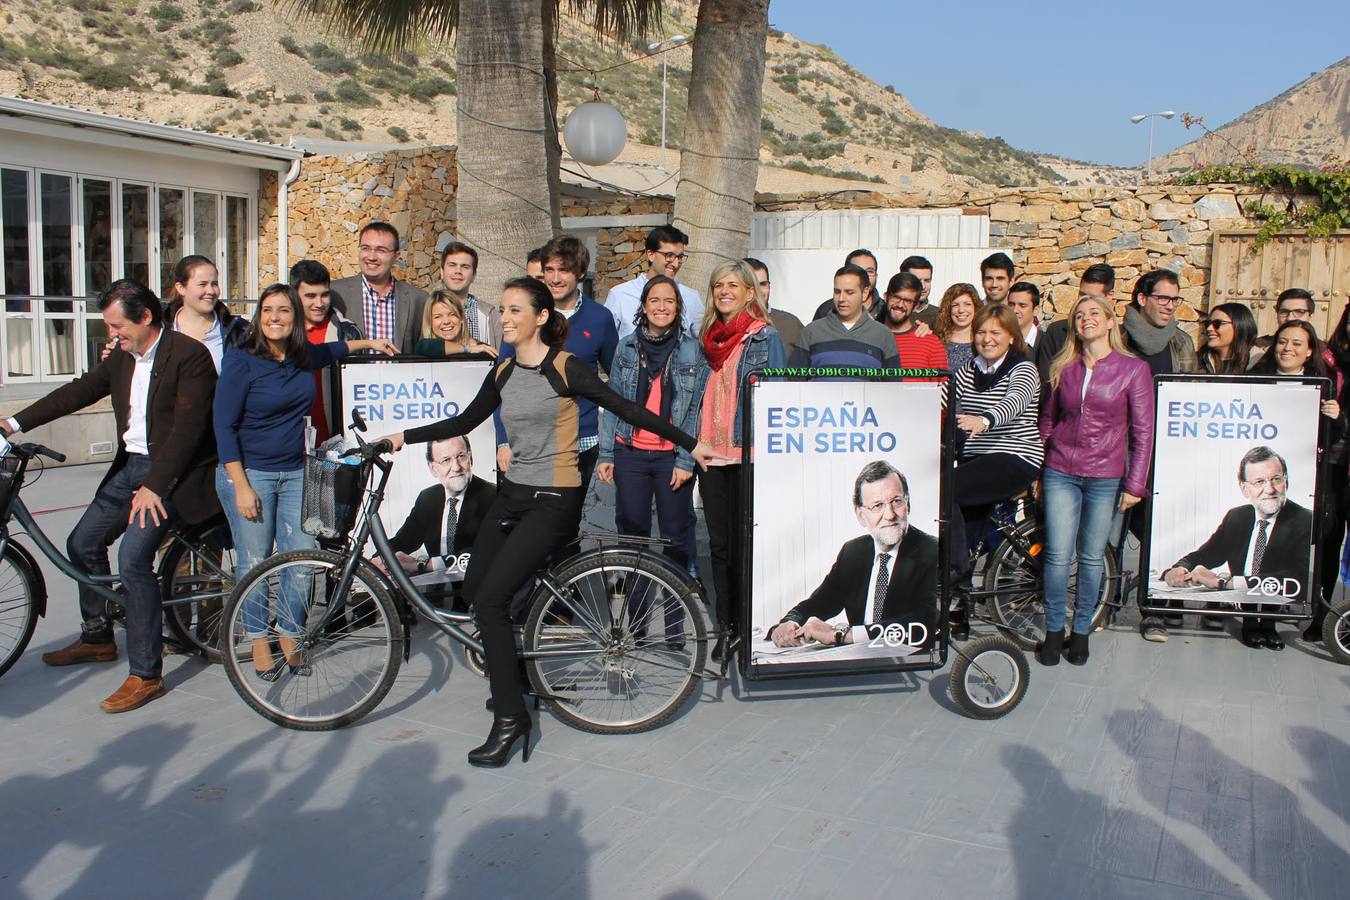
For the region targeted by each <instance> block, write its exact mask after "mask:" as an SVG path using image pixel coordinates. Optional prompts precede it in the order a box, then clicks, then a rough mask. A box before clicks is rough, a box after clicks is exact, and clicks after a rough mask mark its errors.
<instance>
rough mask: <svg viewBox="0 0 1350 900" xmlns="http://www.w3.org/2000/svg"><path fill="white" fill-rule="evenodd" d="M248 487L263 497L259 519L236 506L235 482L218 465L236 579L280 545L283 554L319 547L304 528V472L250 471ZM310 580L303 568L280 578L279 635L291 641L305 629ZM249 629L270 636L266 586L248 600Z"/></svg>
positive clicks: (256, 635)
mask: <svg viewBox="0 0 1350 900" xmlns="http://www.w3.org/2000/svg"><path fill="white" fill-rule="evenodd" d="M244 474H245V475H247V476H248V483H249V485H250V486H251V487H252V488H253V492H254V493H256V494H257V495H258V505H259V506H260V507H261V517H260V518H259V519H258V520H257V521H253V520H250V519H245V518H244V517H243V516H242V515H240V513H239V507H238V505H237V504H236V503H235V491H234V481H233V479H231V478H230V476H229V475H228V474H227V473H226V471H225V467H224V466H217V467H216V494H217V495H218V496H219V497H220V505H221V506H223V507H225V514H226V515H227V516H228V517H229V519H230V534H231V535H232V536H233V537H234V550H235V563H236V564H235V579H236V581H242V580H243V578H244V576H245V575H246V574H247V573H248V572H249V570H250V569H252V568H254V567H255V566H257V565H259V564H260V563H262V562H263V561H264V560H266V559H267V558H268V557H270V556H271V555H272V547H273V545H274V544H275V546H276V551H277V552H278V553H285V552H286V551H287V550H308V549H311V548H313V547H317V546H318V542H317V541H315V539H314V538H313V537H312V536H310V535H308V534H305V533H304V532H303V531H301V530H300V515H301V511H300V501H301V497H302V494H303V486H304V469H303V468H299V469H294V470H292V471H290V472H262V471H259V470H257V469H245V470H244ZM309 591H310V578H309V576H308V575H306V574H305V573H304V567H301V566H295V567H292V568H290V569H287V570H286V572H285V574H284V575H283V576H282V578H281V587H280V590H279V596H278V597H277V610H276V631H275V633H277V634H282V635H285V636H286V637H299V636H300V634H301V632H302V630H303V628H304V625H305V604H306V603H307V602H308V600H309ZM243 621H244V630H245V631H246V632H247V633H248V636H249V637H251V638H265V637H268V636H269V635H270V634H272V633H273V632H271V631H269V630H268V595H267V587H266V585H265V584H259V585H258V587H257V588H256V589H255V590H254V591H253V592H251V593H250V594H249V595H248V597H247V598H245V600H244V612H243Z"/></svg>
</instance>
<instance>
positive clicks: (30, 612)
mask: <svg viewBox="0 0 1350 900" xmlns="http://www.w3.org/2000/svg"><path fill="white" fill-rule="evenodd" d="M38 603H39V598H38V585H37V579H36V578H35V577H34V575H33V572H32V570H31V569H29V568H28V562H27V560H24V559H23V558H21V557H20V556H19V554H18V551H16V550H14V549H13V548H6V549H5V555H4V556H0V675H3V674H5V673H6V672H8V671H9V668H10V666H12V665H14V663H16V662H18V659H19V657H20V656H23V651H24V649H25V648H27V647H28V642H29V641H30V640H32V639H33V629H35V628H37V620H38Z"/></svg>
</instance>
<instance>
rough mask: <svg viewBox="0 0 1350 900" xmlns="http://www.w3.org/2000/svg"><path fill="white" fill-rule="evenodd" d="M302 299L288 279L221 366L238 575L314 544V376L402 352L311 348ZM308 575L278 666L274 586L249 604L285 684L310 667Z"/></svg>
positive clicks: (258, 650)
mask: <svg viewBox="0 0 1350 900" xmlns="http://www.w3.org/2000/svg"><path fill="white" fill-rule="evenodd" d="M303 321H304V320H303V318H302V314H301V311H300V298H299V296H297V295H296V293H295V291H294V290H292V289H291V288H290V287H287V286H286V285H284V284H274V285H272V286H271V287H269V288H267V289H266V290H264V291H263V293H262V299H261V300H260V301H259V302H258V310H257V312H256V313H254V315H253V322H252V324H251V326H250V328H249V332H248V335H247V336H246V338H245V340H244V343H243V346H241V347H238V348H234V347H228V348H226V350H225V355H224V358H223V359H222V361H221V366H220V381H219V383H218V384H217V386H216V399H215V407H214V417H215V429H216V444H217V447H218V449H219V453H220V466H219V467H218V468H217V469H216V493H217V494H218V495H219V496H220V504H221V506H223V507H224V508H225V513H226V515H228V516H229V519H230V533H231V534H232V535H233V537H234V546H235V553H236V555H237V557H238V559H237V562H236V572H235V575H236V578H237V579H242V578H243V576H244V574H245V573H246V572H248V571H249V569H251V568H253V567H254V566H256V565H258V564H259V563H260V562H262V561H263V560H265V559H267V557H269V556H271V555H272V548H273V545H274V544H275V546H276V549H277V551H278V552H284V551H286V550H299V549H301V548H306V547H312V546H314V539H313V538H312V537H310V536H309V535H307V534H305V533H304V532H303V531H301V530H300V500H301V493H302V491H301V489H302V486H303V483H304V456H305V439H304V427H305V422H304V420H305V415H306V414H308V413H309V411H310V408H311V407H312V406H313V405H314V390H315V389H314V376H313V375H312V374H311V373H312V372H313V371H314V370H316V369H322V368H325V367H327V366H330V365H332V364H333V363H335V362H337V360H339V359H341V358H342V357H344V356H346V355H347V354H348V353H352V352H356V351H360V350H377V351H379V352H381V353H386V354H389V355H390V356H392V355H394V354H395V353H397V352H398V348H396V347H395V346H394V345H393V344H391V343H390V342H389V341H383V340H381V341H364V340H363V341H345V342H344V341H338V342H335V343H331V344H318V345H311V344H310V343H309V340H308V338H306V336H305V329H304V328H303V326H302V325H301V324H300V323H302V322H303ZM299 580H300V579H299V576H289V577H287V578H286V579H284V580H283V581H282V584H281V590H280V596H279V597H278V598H277V610H276V620H277V622H276V632H277V634H278V640H279V643H280V645H281V650H282V654H283V656H284V658H283V659H282V660H281V661H280V662H277V663H276V664H275V665H274V664H273V660H272V647H271V642H270V633H269V629H268V609H267V593H266V591H265V590H260V591H257V592H256V593H255V594H254V595H252V596H250V597H249V598H248V599H247V600H246V601H245V603H244V628H245V629H246V630H247V632H248V635H249V637H251V638H252V639H253V667H254V669H255V670H256V671H257V674H258V677H259V678H263V679H265V680H267V681H275V680H276V679H277V677H278V676H279V675H280V674H281V666H282V665H283V664H288V665H290V667H291V671H292V672H293V673H296V674H302V675H307V674H309V671H308V668H307V667H305V666H304V660H302V659H300V658H299V657H298V656H297V655H296V653H295V641H294V640H293V638H294V637H296V636H298V635H299V633H300V629H301V628H302V627H303V625H304V623H303V622H302V621H298V620H299V619H300V618H302V615H301V614H302V613H303V610H304V608H305V600H306V597H307V595H308V591H307V590H306V587H305V585H303V584H299V583H298V582H299Z"/></svg>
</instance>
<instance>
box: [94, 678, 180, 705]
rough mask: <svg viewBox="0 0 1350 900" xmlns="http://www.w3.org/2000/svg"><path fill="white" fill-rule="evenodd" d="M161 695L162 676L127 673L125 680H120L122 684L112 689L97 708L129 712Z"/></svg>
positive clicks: (162, 687) (162, 692)
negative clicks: (144, 676) (142, 675)
mask: <svg viewBox="0 0 1350 900" xmlns="http://www.w3.org/2000/svg"><path fill="white" fill-rule="evenodd" d="M163 696H164V679H163V678H141V677H140V676H139V675H128V676H127V680H126V681H124V682H122V686H121V687H120V688H118V689H117V690H115V691H113V692H112V693H111V694H110V695H109V696H108V698H107V699H106V700H104V701H103V702H102V703H100V704H99V705H98V706H99V709H101V710H103V711H104V712H107V713H121V712H130V711H131V710H133V709H138V708H139V707H142V706H144V705H145V704H147V703H149V702H150V701H151V700H154V699H155V698H156V697H163Z"/></svg>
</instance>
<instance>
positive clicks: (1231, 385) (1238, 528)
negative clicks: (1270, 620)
mask: <svg viewBox="0 0 1350 900" xmlns="http://www.w3.org/2000/svg"><path fill="white" fill-rule="evenodd" d="M1320 403H1321V390H1320V388H1319V386H1318V384H1317V383H1316V382H1314V381H1299V380H1286V381H1256V380H1251V379H1216V380H1205V379H1198V378H1195V377H1189V378H1186V379H1177V380H1167V379H1164V380H1162V381H1160V382H1159V384H1158V404H1157V416H1158V419H1157V425H1156V430H1155V439H1154V472H1155V476H1154V491H1155V493H1154V497H1153V503H1152V508H1151V510H1150V513H1151V515H1150V524H1149V547H1148V553H1147V561H1148V562H1147V564H1148V584H1149V587H1148V597H1149V601H1150V603H1152V604H1154V605H1157V606H1165V607H1168V608H1169V609H1168V613H1169V614H1170V615H1172V616H1173V618H1174V619H1175V618H1176V617H1179V616H1180V614H1181V612H1182V611H1183V610H1197V611H1202V612H1208V613H1213V612H1215V611H1222V610H1225V609H1227V610H1232V609H1246V610H1248V611H1250V610H1251V609H1254V608H1255V606H1254V604H1257V603H1260V604H1261V609H1263V610H1268V609H1279V610H1280V611H1282V612H1286V611H1287V612H1289V613H1290V615H1291V616H1297V615H1302V614H1303V613H1304V612H1305V611H1306V608H1307V607H1306V604H1307V603H1308V601H1309V599H1310V597H1312V589H1313V587H1314V573H1313V563H1314V559H1313V546H1314V544H1315V536H1316V535H1315V529H1314V527H1313V510H1314V508H1315V507H1314V502H1315V496H1316V491H1317V469H1318V466H1317V439H1318V427H1319V416H1320V409H1319V407H1320ZM1172 610H1176V612H1175V613H1173V612H1171V611H1172ZM1205 621H1206V623H1207V624H1214V625H1215V627H1222V619H1219V618H1215V617H1213V616H1210V617H1209V618H1208V619H1206V620H1205ZM1216 623H1217V624H1216ZM1173 624H1176V623H1175V621H1174V622H1173Z"/></svg>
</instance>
